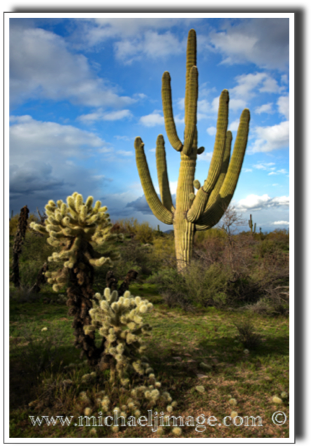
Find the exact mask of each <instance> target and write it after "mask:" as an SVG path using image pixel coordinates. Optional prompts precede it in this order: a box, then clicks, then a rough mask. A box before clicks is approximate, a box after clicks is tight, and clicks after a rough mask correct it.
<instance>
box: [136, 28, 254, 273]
mask: <svg viewBox="0 0 317 447" xmlns="http://www.w3.org/2000/svg"><path fill="white" fill-rule="evenodd" d="M197 102H198V70H197V67H196V32H195V30H193V29H192V30H190V31H189V34H188V44H187V62H186V92H185V135H184V143H182V142H181V141H180V139H179V137H178V135H177V132H176V126H175V121H174V116H173V107H172V90H171V77H170V75H169V73H168V72H165V73H164V74H163V78H162V103H163V113H164V121H165V129H166V133H167V136H168V139H169V141H170V143H171V145H172V146H173V148H174V149H175V150H176V151H178V152H181V164H180V170H179V178H178V183H177V191H176V206H175V207H174V205H173V202H172V198H171V193H170V188H169V182H168V175H167V166H166V157H165V147H164V138H163V135H159V136H158V138H157V142H156V164H157V174H158V182H159V188H160V195H161V197H160V198H159V197H158V195H157V194H156V191H155V189H154V187H153V183H152V179H151V176H150V172H149V169H148V165H147V161H146V158H145V154H144V143H143V142H142V140H141V138H140V137H137V138H136V139H135V142H134V147H135V154H136V163H137V167H138V171H139V176H140V180H141V183H142V187H143V191H144V195H145V197H146V200H147V202H148V204H149V206H150V208H151V210H152V212H153V214H154V215H155V216H156V217H157V218H158V219H159V220H161V222H163V223H166V224H168V225H172V224H173V225H174V234H175V249H176V258H177V267H178V270H179V271H183V269H184V267H186V265H188V263H189V262H190V259H191V256H192V247H193V240H194V234H195V231H201V230H207V229H208V228H211V227H213V226H214V225H216V224H217V223H218V222H219V220H220V219H221V217H222V216H223V213H224V212H225V210H226V208H227V207H228V205H229V203H230V200H231V199H232V196H233V193H234V190H235V188H236V185H237V182H238V179H239V175H240V171H241V167H242V162H243V158H244V154H245V150H246V146H247V140H248V132H249V121H250V112H249V110H248V109H245V110H243V112H242V114H241V118H240V124H239V128H238V132H237V138H236V142H235V145H234V150H233V154H232V157H231V160H230V151H231V141H232V134H231V132H230V131H227V127H228V108H229V93H228V91H227V90H223V92H222V93H221V95H220V98H219V111H218V119H217V132H216V139H215V146H214V151H213V156H212V159H211V163H210V167H209V171H208V175H207V179H206V180H205V182H204V184H203V185H202V186H201V185H200V182H199V181H198V180H195V178H194V176H195V168H196V160H197V156H199V155H200V154H202V153H203V152H204V148H203V147H198V142H197V139H198V136H197V126H196V124H197ZM229 161H230V163H229ZM194 187H195V189H197V190H198V191H197V193H196V195H195V193H194Z"/></svg>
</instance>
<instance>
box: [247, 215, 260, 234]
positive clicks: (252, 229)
mask: <svg viewBox="0 0 317 447" xmlns="http://www.w3.org/2000/svg"><path fill="white" fill-rule="evenodd" d="M249 228H250V231H251V234H254V233H256V223H255V224H254V225H253V220H252V214H250V220H249ZM260 230H261V229H260ZM260 232H261V231H260Z"/></svg>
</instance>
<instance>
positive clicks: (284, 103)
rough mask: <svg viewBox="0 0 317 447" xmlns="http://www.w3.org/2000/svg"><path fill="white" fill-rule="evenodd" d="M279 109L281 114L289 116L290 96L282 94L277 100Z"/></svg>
mask: <svg viewBox="0 0 317 447" xmlns="http://www.w3.org/2000/svg"><path fill="white" fill-rule="evenodd" d="M277 106H278V111H279V113H280V114H281V115H284V116H285V118H286V119H288V118H289V97H288V96H280V97H279V99H278V100H277Z"/></svg>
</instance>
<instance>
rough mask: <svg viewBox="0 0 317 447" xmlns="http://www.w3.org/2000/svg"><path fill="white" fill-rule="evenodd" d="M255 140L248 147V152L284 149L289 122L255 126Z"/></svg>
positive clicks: (287, 140) (287, 142)
mask: <svg viewBox="0 0 317 447" xmlns="http://www.w3.org/2000/svg"><path fill="white" fill-rule="evenodd" d="M255 133H256V135H257V139H256V141H255V142H254V143H253V145H252V146H251V147H250V149H249V153H253V154H254V153H256V152H271V151H273V150H277V149H284V148H286V147H288V144H289V122H288V121H283V122H282V123H280V124H276V125H274V126H267V127H256V128H255Z"/></svg>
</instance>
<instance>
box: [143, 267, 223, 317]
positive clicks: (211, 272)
mask: <svg viewBox="0 0 317 447" xmlns="http://www.w3.org/2000/svg"><path fill="white" fill-rule="evenodd" d="M229 275H230V273H229V271H228V270H227V269H225V268H222V266H221V265H220V264H212V265H209V266H206V264H205V263H203V262H201V261H192V262H191V264H190V266H188V267H187V268H186V272H184V274H181V273H179V272H177V270H176V269H175V268H174V269H173V268H169V269H164V270H161V271H160V272H158V273H157V274H155V275H153V276H152V277H151V278H149V279H148V280H147V281H148V282H150V283H155V284H156V285H157V288H158V290H159V292H160V293H161V294H162V296H163V298H164V299H165V301H166V303H167V304H168V305H169V306H170V307H172V306H177V305H179V306H181V307H183V308H184V309H190V308H193V307H197V306H203V307H206V306H215V307H221V306H222V305H223V304H225V301H226V295H225V291H226V284H227V281H228V277H229Z"/></svg>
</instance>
